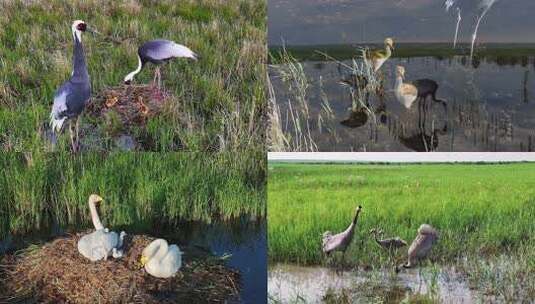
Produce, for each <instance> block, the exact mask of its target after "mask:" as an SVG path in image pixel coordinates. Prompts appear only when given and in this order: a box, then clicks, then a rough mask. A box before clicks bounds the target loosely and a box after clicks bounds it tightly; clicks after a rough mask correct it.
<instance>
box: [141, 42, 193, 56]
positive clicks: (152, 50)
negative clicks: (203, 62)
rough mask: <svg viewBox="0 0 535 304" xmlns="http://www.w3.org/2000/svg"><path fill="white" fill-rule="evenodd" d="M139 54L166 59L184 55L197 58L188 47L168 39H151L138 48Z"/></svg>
mask: <svg viewBox="0 0 535 304" xmlns="http://www.w3.org/2000/svg"><path fill="white" fill-rule="evenodd" d="M140 53H142V54H141V55H143V56H146V57H149V58H152V59H153V60H167V59H170V58H175V57H185V58H192V59H197V54H195V53H194V52H193V51H192V50H190V49H189V48H188V47H186V46H183V45H181V44H177V43H175V42H173V41H170V40H163V39H161V40H151V41H149V42H147V43H145V44H144V45H143V46H142V47H141V48H140Z"/></svg>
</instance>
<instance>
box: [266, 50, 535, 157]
mask: <svg viewBox="0 0 535 304" xmlns="http://www.w3.org/2000/svg"><path fill="white" fill-rule="evenodd" d="M532 61H533V58H532V59H529V60H528V62H526V63H525V64H517V65H499V64H497V63H495V62H488V61H481V62H479V63H478V64H477V65H475V66H474V65H472V64H470V63H469V62H467V60H466V58H465V57H460V56H459V57H454V58H451V59H445V60H438V59H436V58H434V57H416V58H392V59H390V60H389V61H388V62H387V63H386V64H385V65H384V66H383V68H382V70H381V73H382V77H383V78H384V90H385V95H384V97H383V98H378V97H376V96H372V97H371V98H370V100H369V108H370V110H371V112H372V113H373V114H372V113H371V112H369V111H365V110H364V108H362V107H360V108H355V107H352V101H351V100H352V99H351V95H350V89H349V88H348V87H347V86H342V85H341V84H340V83H339V82H340V79H341V78H343V77H344V76H347V75H348V73H349V71H348V69H347V68H344V67H341V66H340V65H339V64H337V63H335V62H331V61H325V62H317V61H316V62H310V61H307V62H303V63H302V64H303V68H304V73H305V74H306V76H307V79H308V81H309V83H310V86H309V88H308V90H307V102H308V104H309V113H310V115H309V119H308V123H309V125H310V129H311V136H312V138H313V140H314V141H315V143H316V144H317V146H318V150H319V151H325V152H330V151H338V152H341V151H371V152H376V151H379V152H392V151H398V152H399V151H407V152H408V151H419V152H427V151H444V152H482V151H489V152H494V151H514V152H520V151H534V150H535V106H534V104H535V67H534V65H533V63H532ZM344 63H345V64H348V65H351V62H350V61H344ZM396 65H402V66H404V67H405V69H406V79H407V81H410V80H415V79H422V78H428V79H431V80H434V81H435V82H436V83H437V84H438V85H439V88H438V91H437V98H438V99H442V100H445V101H446V104H447V107H446V108H444V107H443V106H442V105H441V104H440V103H437V102H432V101H431V100H430V99H429V100H428V101H427V102H421V103H419V102H414V103H413V104H412V105H411V106H410V107H409V108H406V107H404V106H403V105H401V104H400V103H399V102H398V101H397V99H396V98H395V96H394V94H393V87H394V83H395V66H396ZM276 69H277V68H276V67H275V68H272V70H271V78H272V82H273V85H274V87H275V92H276V93H275V94H276V98H277V103H278V104H279V106H280V109H281V114H282V115H281V119H282V126H284V128H287V130H292V129H293V126H292V122H291V116H288V115H287V113H288V108H289V107H288V103H289V101H290V103H291V104H292V106H293V108H294V109H298V108H299V106H298V104H297V103H295V102H293V101H292V98H290V97H289V91H288V87H287V85H286V84H284V83H283V82H282V81H281V80H280V78H279V77H277V75H278V73H277V71H276ZM320 79H321V82H320ZM325 100H327V103H328V104H329V107H330V108H331V109H332V115H331V116H329V115H326V114H325V113H326V112H325ZM320 115H321V116H322V119H323V121H322V124H321V125H320V124H318V117H319V116H320Z"/></svg>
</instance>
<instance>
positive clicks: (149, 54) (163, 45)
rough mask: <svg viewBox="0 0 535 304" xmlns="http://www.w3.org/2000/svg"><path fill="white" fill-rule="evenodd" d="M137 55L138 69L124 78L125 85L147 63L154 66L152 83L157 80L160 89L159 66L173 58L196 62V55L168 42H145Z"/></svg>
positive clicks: (183, 47)
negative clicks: (189, 59)
mask: <svg viewBox="0 0 535 304" xmlns="http://www.w3.org/2000/svg"><path fill="white" fill-rule="evenodd" d="M137 54H138V57H137V58H138V67H137V69H135V70H134V71H133V72H131V73H129V74H128V75H126V76H125V77H124V82H125V84H130V82H131V81H132V79H134V76H135V75H136V74H137V73H139V72H141V69H142V68H143V67H144V66H145V64H146V63H147V62H152V63H153V64H155V65H156V71H155V73H154V81H156V78H158V88H159V87H160V82H161V74H160V66H159V65H160V64H162V63H164V62H166V61H168V60H171V59H174V58H181V57H183V58H191V59H193V60H197V54H195V53H194V52H193V51H192V50H190V49H189V48H187V47H185V46H183V45H181V44H177V43H175V42H174V41H170V40H163V39H158V40H151V41H148V42H145V43H144V44H143V45H142V46H140V47H139V49H138V50H137Z"/></svg>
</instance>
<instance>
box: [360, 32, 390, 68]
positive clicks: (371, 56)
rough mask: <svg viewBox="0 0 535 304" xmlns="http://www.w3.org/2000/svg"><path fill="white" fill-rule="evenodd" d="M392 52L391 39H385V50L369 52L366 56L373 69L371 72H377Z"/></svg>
mask: <svg viewBox="0 0 535 304" xmlns="http://www.w3.org/2000/svg"><path fill="white" fill-rule="evenodd" d="M393 51H394V40H393V39H392V38H386V39H385V49H384V50H374V51H370V52H369V53H368V54H366V56H367V58H366V59H367V60H368V61H369V63H370V64H371V66H372V67H373V71H374V72H377V71H379V69H380V68H381V67H382V66H383V64H384V63H385V62H386V61H387V60H388V59H389V58H390V57H391V56H392V52H393Z"/></svg>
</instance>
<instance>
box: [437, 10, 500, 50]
mask: <svg viewBox="0 0 535 304" xmlns="http://www.w3.org/2000/svg"><path fill="white" fill-rule="evenodd" d="M496 1H498V0H445V1H444V6H445V7H446V11H449V10H450V9H451V8H452V7H455V9H456V11H457V26H456V28H455V38H454V39H455V40H454V42H453V45H454V47H455V45H457V37H458V33H459V26H460V24H461V19H462V17H461V14H462V13H463V12H465V11H469V12H473V13H475V15H476V18H477V19H476V20H477V21H476V25H475V27H474V32H473V33H472V45H471V47H470V58H472V57H473V55H474V45H475V42H476V39H477V32H478V30H479V24H480V23H481V20H482V19H483V17H485V15H486V14H487V13H488V11H489V10H490V8H491V7H492V5H493V4H494V3H495V2H496Z"/></svg>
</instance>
